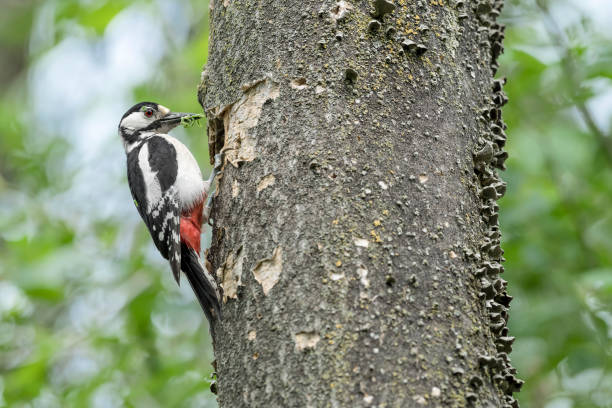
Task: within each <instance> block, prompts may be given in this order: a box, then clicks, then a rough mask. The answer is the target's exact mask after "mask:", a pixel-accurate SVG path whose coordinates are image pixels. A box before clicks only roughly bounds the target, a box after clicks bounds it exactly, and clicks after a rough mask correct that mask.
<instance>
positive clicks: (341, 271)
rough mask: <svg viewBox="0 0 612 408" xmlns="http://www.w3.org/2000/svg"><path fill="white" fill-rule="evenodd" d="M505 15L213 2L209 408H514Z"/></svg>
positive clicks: (453, 4) (469, 9)
mask: <svg viewBox="0 0 612 408" xmlns="http://www.w3.org/2000/svg"><path fill="white" fill-rule="evenodd" d="M449 3H450V4H449ZM472 3H473V5H472ZM501 3H502V1H501V0H496V1H495V3H489V0H479V2H464V1H456V0H427V1H425V0H419V1H416V0H415V1H406V0H395V3H392V2H390V1H387V0H373V1H372V0H368V1H366V0H361V1H356V0H354V1H348V0H340V1H330V0H319V1H304V0H284V1H280V0H278V1H271V0H267V1H264V0H223V1H222V0H216V1H215V3H214V5H213V4H212V0H211V38H210V54H209V60H208V65H207V68H206V71H205V72H204V74H203V77H202V84H201V86H200V89H199V97H200V103H201V104H202V106H203V107H204V109H205V111H206V112H207V115H208V118H209V138H210V144H211V153H212V152H213V151H214V152H219V151H220V150H221V149H222V148H223V149H224V151H225V158H226V159H225V166H224V172H223V175H222V176H221V178H220V179H219V188H218V191H219V193H218V196H217V197H216V198H215V207H214V210H213V214H212V218H213V219H214V222H215V228H214V231H213V242H212V246H211V249H210V251H209V253H208V260H209V262H210V264H211V265H212V270H214V272H215V273H216V276H217V278H218V280H219V282H220V283H221V285H222V288H223V292H224V294H223V320H222V321H221V322H220V323H218V324H217V325H216V331H215V339H214V342H215V355H216V361H217V372H218V376H219V379H218V400H219V405H220V406H221V407H228V408H230V407H231V408H235V407H374V406H376V407H412V406H415V407H416V406H431V407H464V406H477V407H506V406H515V404H516V402H515V400H514V399H513V398H512V393H513V392H514V391H516V390H518V388H520V385H521V381H520V380H518V379H517V378H516V377H515V376H514V369H513V368H512V367H511V366H510V361H509V359H508V353H509V351H510V348H511V343H512V341H513V338H511V337H508V334H507V331H508V330H507V328H506V322H507V319H508V313H507V310H508V305H509V302H510V300H511V298H510V297H509V296H508V295H507V294H506V292H505V288H506V282H505V281H504V280H502V279H500V278H499V276H498V274H499V273H501V272H502V271H503V267H502V266H501V265H500V262H501V261H502V260H503V257H502V254H503V251H502V250H501V248H500V234H499V226H498V223H497V209H498V207H497V205H496V203H495V200H496V199H498V198H499V197H501V196H502V195H503V194H504V192H505V184H504V183H503V182H502V181H501V180H500V179H499V178H498V176H497V171H496V168H503V166H504V160H505V158H506V157H507V156H506V153H505V152H504V151H503V149H502V148H503V146H504V144H505V135H504V132H503V130H504V125H503V122H502V120H501V114H500V110H499V108H500V106H501V105H502V104H503V103H505V101H506V97H505V95H504V94H503V92H502V91H501V85H502V83H501V81H499V80H497V81H494V80H493V75H494V72H495V70H496V59H497V56H498V55H499V53H500V52H501V49H502V48H501V40H502V37H503V29H502V28H500V27H499V25H497V24H496V23H495V18H496V17H497V15H499V11H500V9H501Z"/></svg>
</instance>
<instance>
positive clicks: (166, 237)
mask: <svg viewBox="0 0 612 408" xmlns="http://www.w3.org/2000/svg"><path fill="white" fill-rule="evenodd" d="M177 172H178V164H177V161H176V150H175V149H174V146H172V144H171V143H170V142H168V141H167V140H166V139H164V138H163V137H160V136H153V137H151V138H149V139H147V140H146V141H145V142H144V143H143V144H142V145H141V146H139V147H137V148H135V149H133V150H132V151H131V152H130V153H129V154H128V183H129V185H130V191H131V192H132V197H133V198H134V203H135V204H136V208H137V209H138V212H139V213H140V216H141V217H142V219H143V221H144V222H145V224H146V225H147V228H148V229H149V232H150V233H151V238H153V242H154V243H155V246H156V247H157V249H158V250H159V252H160V253H161V254H162V256H163V257H164V258H166V259H167V260H168V261H169V262H170V267H171V269H172V274H173V275H174V279H176V281H177V283H179V278H180V271H181V242H180V208H179V202H178V196H177V191H176V188H175V187H174V182H175V180H176V175H177Z"/></svg>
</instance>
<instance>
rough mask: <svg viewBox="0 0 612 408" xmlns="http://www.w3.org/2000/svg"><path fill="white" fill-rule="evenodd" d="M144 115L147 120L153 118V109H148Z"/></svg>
mask: <svg viewBox="0 0 612 408" xmlns="http://www.w3.org/2000/svg"><path fill="white" fill-rule="evenodd" d="M144 114H145V116H146V117H147V118H150V117H151V116H153V109H147V110H146V111H144Z"/></svg>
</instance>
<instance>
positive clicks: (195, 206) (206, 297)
mask: <svg viewBox="0 0 612 408" xmlns="http://www.w3.org/2000/svg"><path fill="white" fill-rule="evenodd" d="M193 116H194V114H186V113H172V112H170V110H169V109H168V108H166V107H164V106H161V105H158V104H156V103H153V102H142V103H139V104H137V105H134V106H133V107H132V108H130V109H129V110H128V111H127V112H126V113H125V114H124V115H123V117H122V118H121V122H120V123H119V135H120V136H121V137H122V139H123V144H124V147H125V152H126V154H127V173H128V183H129V185H130V190H131V192H132V197H133V199H134V203H135V204H136V208H137V209H138V212H139V214H140V216H141V217H142V219H143V221H144V222H145V224H146V225H147V228H148V229H149V232H150V234H151V238H152V239H153V242H154V243H155V246H156V247H157V249H158V250H159V252H160V253H161V255H162V256H163V257H164V258H165V259H167V260H168V262H169V263H170V268H171V269H172V273H173V275H174V278H175V279H176V281H177V283H180V272H181V271H183V273H184V274H185V276H186V277H187V280H188V281H189V283H190V285H191V287H192V289H193V291H194V293H195V295H196V297H197V299H198V301H199V303H200V305H201V306H202V309H203V310H204V314H205V315H206V317H207V318H208V320H209V323H210V327H211V330H212V327H213V318H214V315H213V312H214V313H215V314H216V316H217V317H220V304H219V291H218V288H217V284H216V282H215V280H214V278H213V277H212V276H211V275H210V274H209V273H208V271H207V270H206V268H205V267H204V266H203V265H202V262H201V260H200V256H199V254H200V233H201V226H202V221H203V220H202V217H203V215H202V211H203V204H204V201H205V200H206V197H207V194H208V189H209V186H210V183H211V182H212V178H213V177H214V175H213V176H211V179H210V180H209V181H204V180H203V179H202V173H201V171H200V168H199V166H198V164H197V162H196V160H195V158H194V157H193V155H192V154H191V152H190V151H189V149H187V147H186V146H185V145H184V144H182V143H181V142H180V141H179V140H177V139H175V138H174V137H172V136H169V135H168V134H166V133H167V132H168V131H170V130H171V129H172V128H174V127H175V126H177V125H178V124H180V123H181V120H182V119H183V118H189V117H193Z"/></svg>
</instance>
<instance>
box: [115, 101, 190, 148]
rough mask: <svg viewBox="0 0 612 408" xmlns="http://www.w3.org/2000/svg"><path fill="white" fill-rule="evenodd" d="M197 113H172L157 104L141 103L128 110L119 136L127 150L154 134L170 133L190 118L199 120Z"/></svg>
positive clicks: (123, 118)
mask: <svg viewBox="0 0 612 408" xmlns="http://www.w3.org/2000/svg"><path fill="white" fill-rule="evenodd" d="M199 117H201V115H200V114H197V113H180V112H171V111H170V109H168V108H166V107H165V106H162V105H159V104H157V103H155V102H140V103H137V104H136V105H134V106H132V107H131V108H130V109H128V111H127V112H125V114H124V115H123V117H122V118H121V122H119V135H121V137H122V138H123V142H124V144H125V146H126V148H127V147H128V146H129V145H131V144H133V143H134V142H137V141H138V140H139V139H141V138H144V137H147V136H148V135H150V134H152V133H162V134H163V133H168V132H169V131H170V130H172V129H173V128H175V127H176V126H178V125H179V124H181V122H182V121H184V120H186V119H187V120H188V119H190V118H199Z"/></svg>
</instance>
